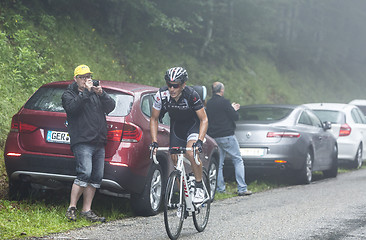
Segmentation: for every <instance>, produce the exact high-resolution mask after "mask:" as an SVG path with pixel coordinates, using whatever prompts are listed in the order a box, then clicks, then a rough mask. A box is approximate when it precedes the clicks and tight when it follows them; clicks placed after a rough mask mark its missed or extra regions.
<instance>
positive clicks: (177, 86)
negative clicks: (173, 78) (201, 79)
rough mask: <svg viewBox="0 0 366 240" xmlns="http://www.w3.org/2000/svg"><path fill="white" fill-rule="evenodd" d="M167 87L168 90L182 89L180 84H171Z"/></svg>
mask: <svg viewBox="0 0 366 240" xmlns="http://www.w3.org/2000/svg"><path fill="white" fill-rule="evenodd" d="M167 85H168V88H171V87H173V88H179V87H180V84H170V83H167Z"/></svg>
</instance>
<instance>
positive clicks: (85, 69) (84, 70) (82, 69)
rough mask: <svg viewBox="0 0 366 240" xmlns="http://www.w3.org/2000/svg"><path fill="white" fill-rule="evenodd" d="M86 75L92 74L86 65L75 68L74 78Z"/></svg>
mask: <svg viewBox="0 0 366 240" xmlns="http://www.w3.org/2000/svg"><path fill="white" fill-rule="evenodd" d="M87 73H93V72H91V71H90V68H89V67H88V66H86V65H79V66H77V67H76V68H75V71H74V77H76V76H78V75H84V74H87Z"/></svg>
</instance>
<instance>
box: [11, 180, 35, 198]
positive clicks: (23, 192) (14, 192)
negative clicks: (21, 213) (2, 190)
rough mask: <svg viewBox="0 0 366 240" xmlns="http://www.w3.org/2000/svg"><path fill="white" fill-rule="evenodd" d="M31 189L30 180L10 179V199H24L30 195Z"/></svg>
mask: <svg viewBox="0 0 366 240" xmlns="http://www.w3.org/2000/svg"><path fill="white" fill-rule="evenodd" d="M30 191H31V185H30V182H23V181H15V180H10V181H9V199H10V200H22V199H25V198H27V197H29V195H30Z"/></svg>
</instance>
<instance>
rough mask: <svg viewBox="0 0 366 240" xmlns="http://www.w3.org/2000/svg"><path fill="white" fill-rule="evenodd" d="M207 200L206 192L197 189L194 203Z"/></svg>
mask: <svg viewBox="0 0 366 240" xmlns="http://www.w3.org/2000/svg"><path fill="white" fill-rule="evenodd" d="M203 200H205V191H203V189H202V188H196V194H195V195H194V197H193V203H201V202H203Z"/></svg>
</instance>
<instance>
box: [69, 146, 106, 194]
mask: <svg viewBox="0 0 366 240" xmlns="http://www.w3.org/2000/svg"><path fill="white" fill-rule="evenodd" d="M72 151H73V153H74V156H75V161H76V179H75V181H74V184H76V185H78V186H80V187H87V186H88V185H91V186H92V187H94V188H100V184H101V183H102V179H103V173H104V158H105V149H104V145H95V144H89V143H78V144H76V145H75V146H73V148H72Z"/></svg>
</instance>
